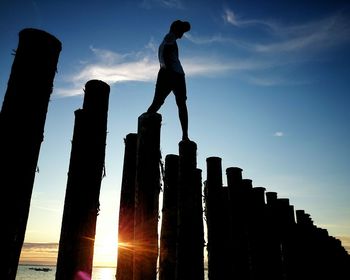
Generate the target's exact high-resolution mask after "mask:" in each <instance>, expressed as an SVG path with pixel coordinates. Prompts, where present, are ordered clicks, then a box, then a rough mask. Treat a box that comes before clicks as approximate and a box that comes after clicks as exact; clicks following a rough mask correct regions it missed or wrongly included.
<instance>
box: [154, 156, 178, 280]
mask: <svg viewBox="0 0 350 280" xmlns="http://www.w3.org/2000/svg"><path fill="white" fill-rule="evenodd" d="M178 174H179V156H178V155H173V154H170V155H167V156H166V157H165V177H164V190H163V209H162V227H161V236H160V252H159V280H175V271H176V244H177V212H178Z"/></svg>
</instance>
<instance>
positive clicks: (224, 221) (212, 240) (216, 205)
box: [205, 157, 232, 280]
mask: <svg viewBox="0 0 350 280" xmlns="http://www.w3.org/2000/svg"><path fill="white" fill-rule="evenodd" d="M206 188H207V190H206V196H205V202H206V217H207V228H208V244H207V249H208V275H209V278H210V279H213V280H224V279H231V278H232V271H231V268H232V264H231V263H230V254H231V252H230V245H229V244H230V219H229V218H228V217H229V216H228V213H225V210H226V209H225V207H226V206H227V202H228V197H227V196H226V197H225V196H224V195H227V192H224V188H223V185H222V167H221V158H219V157H209V158H207V180H206Z"/></svg>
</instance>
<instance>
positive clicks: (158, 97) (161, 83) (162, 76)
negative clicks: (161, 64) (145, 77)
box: [147, 69, 171, 113]
mask: <svg viewBox="0 0 350 280" xmlns="http://www.w3.org/2000/svg"><path fill="white" fill-rule="evenodd" d="M170 92H171V85H170V83H169V81H168V77H167V75H166V73H165V71H164V69H161V70H160V71H159V73H158V77H157V83H156V88H155V92H154V97H153V101H152V104H151V106H149V108H148V110H147V113H157V112H158V110H159V109H160V107H161V106H162V105H163V103H164V101H165V99H166V97H167V96H168V95H169V93H170Z"/></svg>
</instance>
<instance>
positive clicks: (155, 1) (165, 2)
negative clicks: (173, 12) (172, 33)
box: [141, 0, 184, 9]
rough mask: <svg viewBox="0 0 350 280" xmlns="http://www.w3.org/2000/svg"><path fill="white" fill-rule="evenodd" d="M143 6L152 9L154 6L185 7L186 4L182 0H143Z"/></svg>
mask: <svg viewBox="0 0 350 280" xmlns="http://www.w3.org/2000/svg"><path fill="white" fill-rule="evenodd" d="M141 7H142V8H145V9H151V8H153V7H163V8H168V9H183V8H184V4H183V3H182V1H180V0H143V1H142V2H141Z"/></svg>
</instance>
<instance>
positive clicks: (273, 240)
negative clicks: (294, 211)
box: [265, 192, 283, 280]
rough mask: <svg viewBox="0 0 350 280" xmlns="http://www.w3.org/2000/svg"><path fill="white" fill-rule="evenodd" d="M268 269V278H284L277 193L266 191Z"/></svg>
mask: <svg viewBox="0 0 350 280" xmlns="http://www.w3.org/2000/svg"><path fill="white" fill-rule="evenodd" d="M265 196H266V231H267V232H266V240H265V244H266V247H267V248H268V250H266V261H265V265H266V270H267V272H268V279H271V280H280V279H283V269H282V260H283V258H282V252H281V238H280V235H279V231H278V220H277V217H278V208H277V193H276V192H266V193H265Z"/></svg>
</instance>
